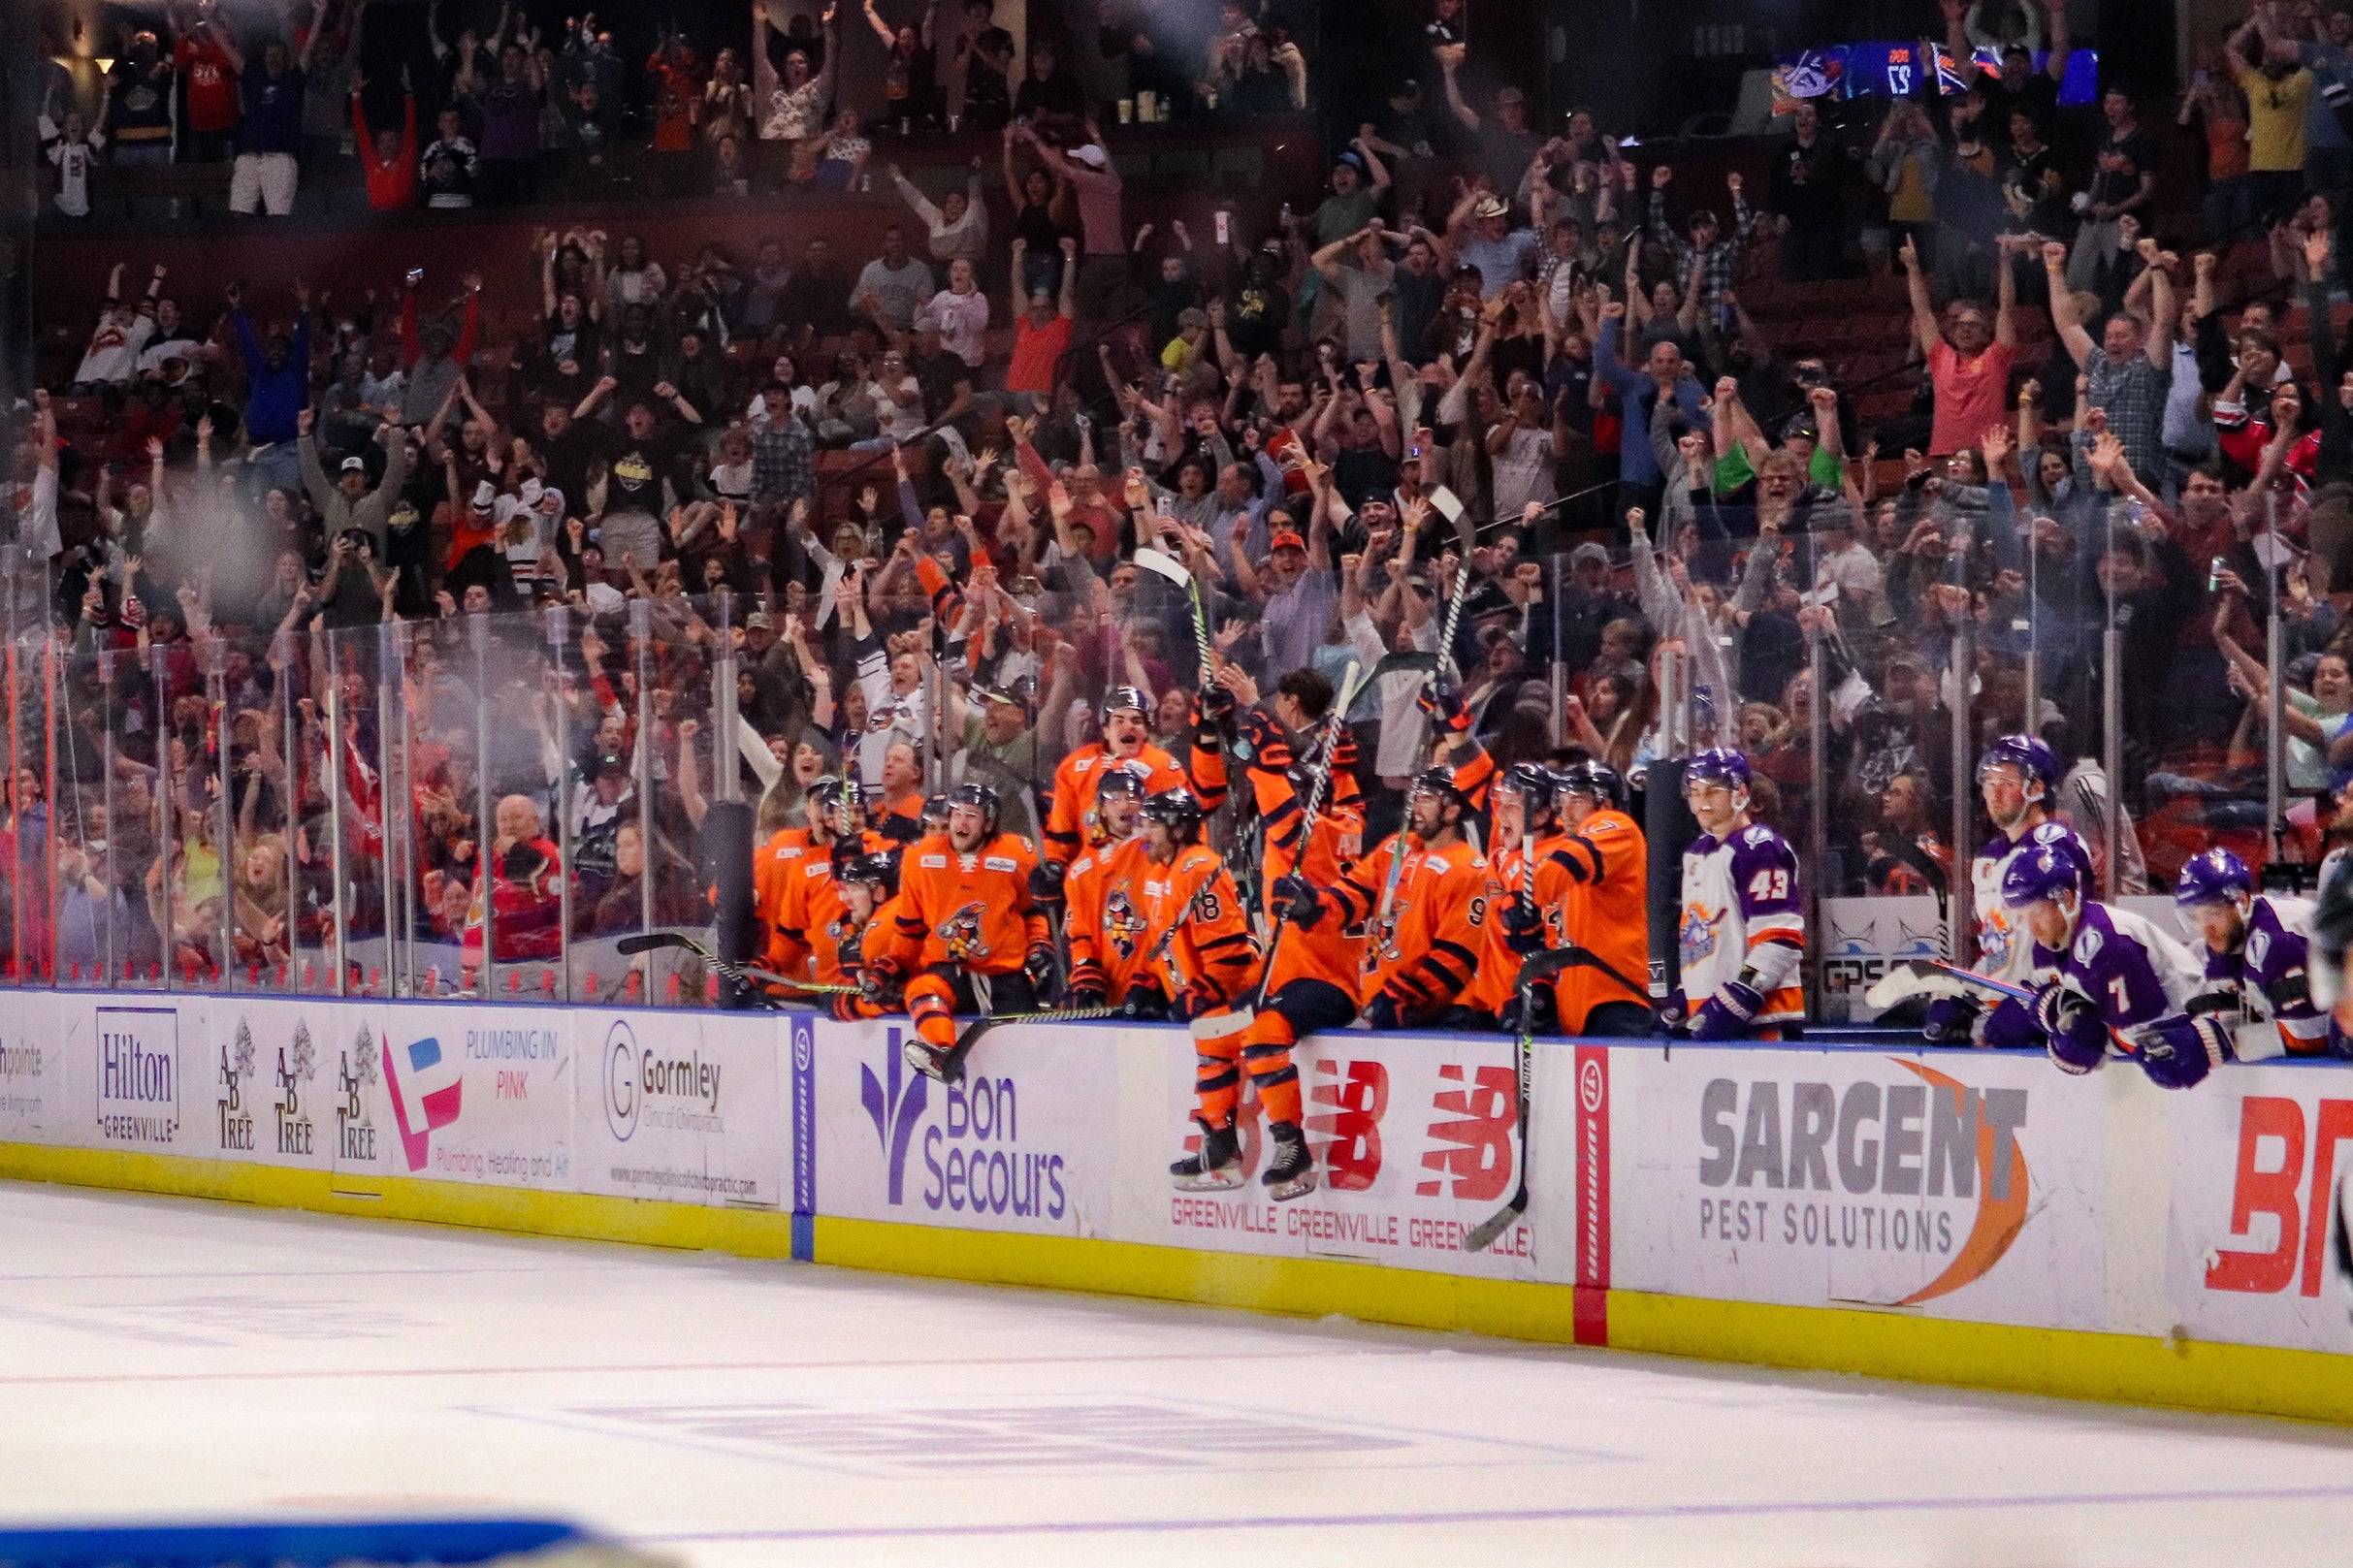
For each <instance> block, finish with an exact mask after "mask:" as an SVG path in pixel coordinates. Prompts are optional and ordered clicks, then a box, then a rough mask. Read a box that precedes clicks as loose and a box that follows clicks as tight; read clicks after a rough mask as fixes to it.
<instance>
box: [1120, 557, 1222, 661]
mask: <svg viewBox="0 0 2353 1568" xmlns="http://www.w3.org/2000/svg"><path fill="white" fill-rule="evenodd" d="M1134 559H1135V562H1136V564H1137V565H1139V566H1141V567H1143V568H1144V570H1145V571H1147V572H1157V573H1158V574H1159V575H1161V576H1162V577H1165V578H1167V579H1168V580H1169V581H1170V582H1172V583H1175V584H1177V585H1178V586H1179V587H1181V588H1182V589H1183V590H1184V596H1185V598H1186V600H1187V601H1188V602H1189V603H1190V604H1191V605H1192V607H1193V646H1194V647H1195V648H1196V649H1197V650H1198V651H1199V652H1200V655H1201V685H1200V689H1202V690H1204V691H1207V690H1208V689H1209V656H1210V646H1209V614H1208V612H1206V611H1205V610H1203V609H1202V607H1201V585H1200V584H1199V583H1198V582H1196V581H1194V578H1193V574H1192V573H1191V572H1189V571H1187V570H1186V569H1185V566H1184V563H1183V562H1182V561H1180V560H1177V558H1176V557H1175V556H1171V555H1168V554H1165V553H1164V552H1162V551H1158V550H1153V549H1149V548H1140V549H1138V550H1137V552H1136V554H1135V558H1134Z"/></svg>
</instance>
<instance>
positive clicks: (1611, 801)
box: [1553, 761, 1626, 811]
mask: <svg viewBox="0 0 2353 1568" xmlns="http://www.w3.org/2000/svg"><path fill="white" fill-rule="evenodd" d="M1553 787H1554V789H1555V790H1557V791H1558V792H1560V793H1561V794H1563V795H1584V796H1586V797H1587V798H1589V799H1591V800H1592V801H1593V802H1594V804H1595V805H1596V806H1613V807H1616V808H1617V809H1618V810H1620V811H1624V810H1625V809H1626V781H1625V780H1624V779H1622V778H1620V777H1619V776H1618V770H1617V769H1615V768H1613V767H1610V766H1608V765H1607V764H1605V763H1600V762H1592V761H1587V762H1572V763H1570V764H1569V765H1568V766H1567V767H1565V768H1563V769H1562V770H1561V771H1560V772H1559V773H1556V774H1554V775H1553Z"/></svg>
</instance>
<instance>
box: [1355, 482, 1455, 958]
mask: <svg viewBox="0 0 2353 1568" xmlns="http://www.w3.org/2000/svg"><path fill="white" fill-rule="evenodd" d="M1430 500H1431V504H1432V505H1434V506H1435V507H1437V509H1438V510H1439V511H1441V512H1443V513H1444V514H1445V515H1446V521H1447V522H1449V523H1452V524H1453V525H1454V527H1455V534H1456V542H1457V543H1459V544H1460V545H1461V546H1462V551H1463V559H1462V561H1461V563H1460V564H1458V565H1457V566H1456V567H1455V572H1454V596H1453V597H1452V598H1450V599H1448V600H1447V602H1446V626H1445V630H1444V631H1442V632H1441V633H1439V636H1438V646H1437V653H1436V656H1435V657H1434V658H1433V659H1432V661H1431V664H1430V672H1429V674H1428V675H1426V676H1425V677H1424V678H1423V680H1422V694H1423V696H1425V697H1433V696H1434V695H1435V694H1436V692H1437V688H1438V679H1439V672H1440V671H1441V670H1443V669H1444V668H1445V667H1446V666H1447V665H1449V664H1452V663H1453V662H1454V634H1455V632H1456V631H1457V630H1458V629H1460V628H1461V626H1462V624H1463V605H1464V603H1465V602H1466V601H1467V599H1468V598H1469V597H1470V556H1471V552H1472V551H1473V550H1474V549H1476V548H1477V546H1478V529H1477V528H1475V527H1465V525H1464V523H1463V503H1462V502H1461V501H1458V500H1456V499H1455V498H1454V494H1453V492H1451V491H1449V490H1447V489H1446V488H1445V487H1444V486H1442V485H1441V486H1439V487H1438V489H1436V490H1435V491H1433V492H1432V493H1431V496H1430ZM1382 662H1383V663H1386V662H1388V661H1387V660H1386V659H1384V660H1382ZM1435 739H1436V735H1435V726H1434V725H1433V724H1431V723H1430V722H1429V720H1426V719H1425V720H1423V730H1422V740H1421V744H1420V745H1419V746H1417V747H1416V748H1415V749H1414V758H1413V775H1412V776H1413V777H1415V778H1419V777H1420V776H1421V772H1422V769H1423V768H1425V767H1427V766H1428V765H1429V761H1430V756H1431V752H1432V751H1433V750H1434V743H1435ZM1389 842H1390V844H1391V846H1392V848H1391V850H1390V854H1389V873H1388V875H1387V876H1386V877H1385V878H1383V879H1382V881H1381V901H1380V903H1379V905H1378V906H1377V907H1375V909H1374V910H1373V912H1372V931H1373V935H1374V936H1375V938H1377V937H1378V936H1379V935H1380V932H1381V929H1382V927H1383V926H1384V925H1385V924H1387V922H1388V919H1389V912H1390V911H1391V910H1392V909H1394V908H1396V906H1397V884H1398V880H1399V879H1400V878H1402V876H1403V875H1404V873H1405V826H1404V824H1403V823H1402V822H1401V823H1399V824H1398V830H1397V832H1396V833H1395V834H1393V835H1391V837H1390V840H1389ZM1375 950H1376V949H1375V947H1374V946H1372V945H1371V944H1368V945H1367V947H1366V949H1365V964H1364V971H1365V973H1367V974H1370V972H1371V969H1372V958H1373V953H1374V952H1375Z"/></svg>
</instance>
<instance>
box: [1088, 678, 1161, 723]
mask: <svg viewBox="0 0 2353 1568" xmlns="http://www.w3.org/2000/svg"><path fill="white" fill-rule="evenodd" d="M1117 713H1132V714H1134V715H1135V716H1136V718H1137V720H1139V721H1140V722H1142V723H1146V724H1148V723H1150V722H1151V721H1152V699H1151V698H1150V697H1149V696H1147V695H1146V694H1145V693H1144V688H1142V687H1135V686H1115V687H1113V688H1111V689H1110V690H1109V691H1106V692H1105V693H1103V701H1102V703H1101V704H1100V705H1099V706H1098V707H1097V708H1096V709H1095V719H1096V721H1097V722H1098V723H1104V724H1108V723H1110V722H1111V721H1112V715H1113V714H1117Z"/></svg>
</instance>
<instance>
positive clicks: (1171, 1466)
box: [0, 1184, 2353, 1568]
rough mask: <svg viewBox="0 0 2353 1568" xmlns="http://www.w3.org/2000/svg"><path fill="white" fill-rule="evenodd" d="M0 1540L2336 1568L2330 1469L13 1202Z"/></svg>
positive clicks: (679, 1266) (384, 1235) (858, 1291)
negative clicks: (35, 1534)
mask: <svg viewBox="0 0 2353 1568" xmlns="http://www.w3.org/2000/svg"><path fill="white" fill-rule="evenodd" d="M0 1277H4V1278H5V1288H0V1401H4V1404H0V1408H5V1410H6V1412H7V1420H6V1421H5V1422H0V1520H5V1521H6V1522H36V1521H39V1522H49V1521H65V1520H99V1519H124V1518H129V1517H177V1518H189V1517H205V1518H218V1517H246V1518H250V1517H256V1516H285V1515H289V1514H297V1513H306V1512H323V1513H330V1514H337V1515H349V1514H360V1513H369V1514H382V1513H414V1512H426V1511H430V1512H482V1511H516V1510H521V1511H544V1512H549V1513H555V1514H560V1515H564V1516H567V1517H571V1518H576V1519H584V1520H588V1521H591V1522H593V1523H596V1524H597V1525H600V1526H602V1527H604V1528H606V1529H608V1530H611V1531H613V1532H615V1533H618V1534H623V1535H627V1536H629V1537H631V1538H633V1539H635V1540H637V1541H640V1542H642V1543H645V1544H647V1545H650V1546H654V1547H657V1548H660V1549H661V1550H664V1551H666V1552H669V1553H671V1554H672V1555H674V1556H676V1557H678V1558H680V1559H682V1560H683V1561H685V1562H688V1563H693V1564H696V1565H711V1568H736V1565H749V1564H756V1563H758V1564H766V1563H791V1564H831V1563H897V1562H910V1563H913V1562H921V1563H954V1564H959V1565H961V1564H996V1563H1008V1564H1010V1563H1020V1564H1025V1565H1042V1564H1075V1565H1086V1568H1099V1565H1100V1564H1102V1563H1104V1562H1105V1561H1107V1560H1110V1561H1114V1562H1117V1563H1118V1564H1120V1565H1121V1568H1131V1565H1136V1564H1142V1563H1147V1562H1148V1563H1160V1562H1168V1563H1176V1562H1185V1563H1197V1562H1200V1561H1203V1560H1214V1561H1220V1562H1244V1563H1246V1562H1258V1561H1265V1562H1281V1563H1284V1564H1286V1565H1288V1564H1325V1563H1329V1564H1347V1565H1349V1568H1365V1565H1371V1564H1382V1563H1411V1564H1414V1565H1416V1568H1431V1565H1434V1564H1444V1563H1451V1562H1477V1563H1480V1564H1482V1565H1487V1564H1497V1563H1509V1562H1530V1563H1535V1562H1542V1563H1547V1564H1558V1563H1563V1562H1576V1563H1612V1564H1615V1563H1631V1564H1662V1565H1663V1564H1673V1565H1677V1568H1695V1565H1702V1564H1734V1563H1737V1564H1930V1565H1938V1568H1960V1565H1971V1564H2035V1565H2051V1564H2134V1565H2148V1564H2161V1563H2183V1564H2198V1565H2200V1568H2210V1565H2212V1564H2216V1563H2228V1562H2242V1561H2253V1560H2260V1561H2261V1562H2263V1563H2264V1564H2265V1565H2266V1568H2282V1565H2286V1564H2295V1563H2316V1564H2317V1563H2330V1564H2342V1563H2344V1562H2346V1561H2348V1560H2353V1548H2349V1547H2348V1546H2347V1542H2348V1541H2349V1540H2353V1432H2344V1431H2337V1430H2335V1429H2330V1428H2323V1427H2316V1426H2305V1425H2296V1424H2287V1423H2267V1422H2259V1421H2251V1420H2245V1421H2242V1420H2233V1419H2226V1418H2215V1417H2198V1416H2181V1415H2167V1414H2158V1413H2153V1412H2145V1411H2134V1410H2126V1409H2120V1408H2111V1407H2105V1406H2087V1405H2070V1404H2063V1403H2059V1402H2055V1401H2038V1400H2031V1399H2015V1398H2005V1397H1997V1396H1991V1395H1972V1394H1962V1393H1953V1392H1933V1391H1922V1390H1916V1389H1910V1388H1906V1387H1903V1386H1900V1385H1894V1384H1886V1383H1872V1382H1867V1381H1864V1380H1860V1379H1853V1378H1835V1377H1819V1376H1808V1375H1790V1374H1776V1373H1767V1372H1762V1371H1754V1370H1745V1369H1740V1368H1732V1367H1721V1366H1714V1365H1708V1364H1704V1363H1699V1362H1691V1361H1676V1360H1660V1359H1652V1358H1640V1357H1631V1356H1626V1355H1623V1354H1616V1353H1609V1352H1585V1351H1576V1350H1563V1349H1554V1348H1544V1347H1529V1346H1518V1345H1511V1344H1506V1343H1503V1342H1500V1341H1490V1340H1480V1339H1474V1338H1470V1337H1467V1336H1445V1335H1434V1334H1424V1333H1414V1332H1409V1331H1404V1330H1392V1329H1383V1328H1366V1327H1362V1326H1357V1325H1353V1324H1345V1323H1337V1322H1333V1323H1321V1324H1315V1323H1304V1322H1295V1321H1286V1320H1280V1319H1272V1318H1262V1317H1255V1316H1250V1315H1246V1314H1241V1313H1233V1312H1214V1311H1208V1310H1202V1309H1195V1308H1187V1307H1177V1306H1167V1305H1161V1304H1157V1303H1147V1302H1130V1301H1120V1300H1112V1299H1105V1298H1096V1297H1085V1296H1060V1295H1051V1294H1045V1293H1038V1292H1026V1291H1015V1290H992V1289H986V1288H982V1287H968V1286H958V1285H944V1284H935V1283H929V1282H923V1281H914V1280H904V1279H896V1278H891V1277H887V1276H883V1275H874V1274H861V1273H857V1272H854V1271H851V1270H845V1269H833V1268H822V1267H810V1266H806V1265H794V1264H771V1263H751V1262H745V1261H742V1260H737V1259H731V1258H724V1257H717V1256H711V1255H702V1254H681V1253H668V1252H658V1251H651V1250H642V1249H629V1248H623V1247H617V1246H600V1245H595V1244H588V1243H572V1242H559V1241H542V1240H534V1239H526V1238H518V1237H512V1236H505V1235H499V1234H494V1233H490V1232H468V1231H458V1230H444V1229H438V1228H433V1227H422V1226H408V1225H392V1224H380V1223H371V1222H368V1221H363V1220H342V1219H336V1218H328V1217H322V1216H316V1215H305V1214H298V1213H288V1212H279V1211H274V1210H257V1209H250V1208H242V1207H235V1206H228V1205H216V1204H208V1203H204V1202H199V1201H193V1200H171V1199H149V1198H137V1197H129V1196H119V1195H113V1194H102V1193H91V1192H82V1191H76V1190H73V1189H67V1188H54V1187H27V1186H14V1185H6V1184H0Z"/></svg>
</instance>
